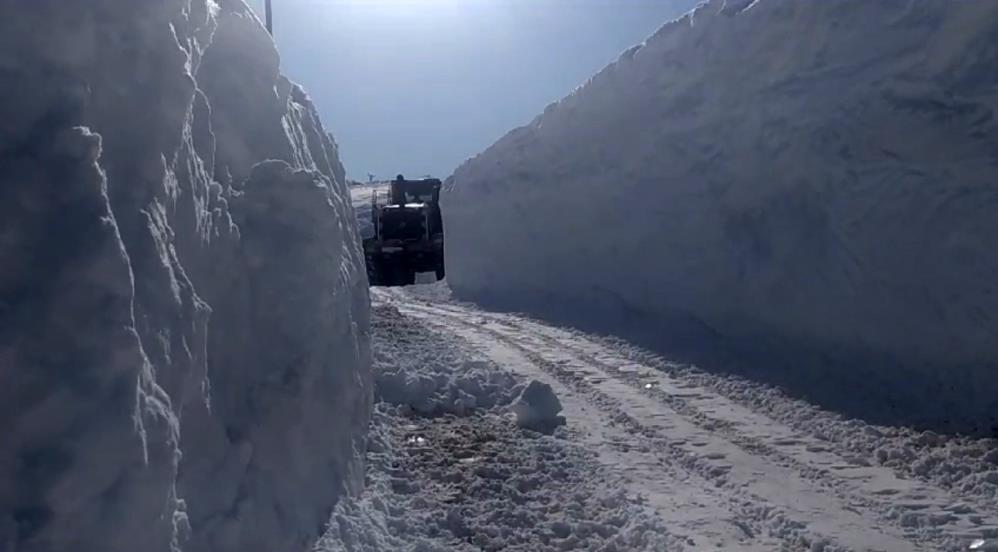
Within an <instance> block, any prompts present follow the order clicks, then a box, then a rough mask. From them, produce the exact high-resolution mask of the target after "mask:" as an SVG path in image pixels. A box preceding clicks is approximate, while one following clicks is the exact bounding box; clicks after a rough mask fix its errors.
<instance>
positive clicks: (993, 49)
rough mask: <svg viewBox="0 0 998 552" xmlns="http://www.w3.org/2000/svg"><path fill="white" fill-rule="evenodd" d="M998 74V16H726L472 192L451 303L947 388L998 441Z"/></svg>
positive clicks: (596, 91) (943, 7) (498, 166)
mask: <svg viewBox="0 0 998 552" xmlns="http://www.w3.org/2000/svg"><path fill="white" fill-rule="evenodd" d="M996 68H998V3H994V2H947V1H938V2H902V1H897V2H869V1H866V0H845V1H836V2H816V1H805V0H792V1H782V0H757V1H754V2H753V1H747V0H739V1H734V0H727V1H724V0H711V1H709V2H706V3H705V4H703V5H702V6H701V7H699V8H698V9H697V10H695V11H694V12H692V13H690V14H688V15H687V16H685V17H683V18H681V19H679V20H677V21H674V22H672V23H669V24H667V25H665V26H664V27H662V28H661V30H660V31H658V32H657V33H656V34H655V35H654V36H653V37H651V38H650V39H649V40H648V41H647V42H646V43H645V44H643V45H641V46H639V47H636V48H633V49H632V50H629V51H628V52H626V53H625V54H624V55H622V56H621V58H620V59H619V60H618V61H617V62H616V63H614V64H612V65H610V66H609V67H607V68H606V69H605V70H603V71H602V72H601V73H599V74H598V75H596V76H595V77H593V78H592V79H591V80H590V82H588V83H586V84H585V85H584V86H582V87H580V88H579V89H578V90H577V91H576V92H575V93H573V94H572V95H571V96H569V97H567V98H565V99H563V100H561V101H560V102H557V103H555V104H552V105H551V106H549V107H548V109H547V110H546V111H545V112H544V114H543V115H541V116H539V117H538V118H537V119H535V120H534V121H533V122H532V123H531V124H530V125H528V126H526V127H523V128H519V129H516V130H514V131H513V132H511V133H510V134H509V135H507V136H506V137H504V138H503V139H501V140H500V141H499V142H498V143H496V144H495V145H494V146H492V147H491V148H490V149H488V150H487V151H485V152H484V153H482V154H480V155H479V156H477V157H476V158H474V159H472V160H470V161H469V162H467V163H466V164H465V165H463V166H462V167H460V168H459V169H458V170H457V171H456V172H455V174H454V175H453V177H452V179H451V180H450V182H449V183H448V185H447V187H446V190H445V193H444V199H443V202H444V213H445V217H446V219H445V226H446V228H447V263H448V280H449V281H450V284H451V287H452V288H453V289H454V291H455V293H457V294H458V295H461V296H464V297H485V296H489V297H491V298H497V297H498V298H500V299H501V298H502V297H506V298H512V297H516V296H523V295H525V294H530V295H533V296H549V297H558V298H561V299H570V300H578V299H582V300H585V299H592V298H595V297H603V298H606V297H611V298H613V299H612V300H613V301H616V302H618V303H619V304H620V305H622V306H623V307H624V308H627V309H631V310H632V311H634V312H640V313H644V314H647V315H650V316H652V317H655V316H662V317H666V316H668V317H675V316H686V317H690V318H693V319H696V320H697V321H699V322H700V323H702V324H703V325H704V326H706V327H708V328H710V330H711V331H713V332H716V333H718V334H720V335H723V336H727V337H731V338H737V339H740V340H743V341H745V342H753V341H767V342H768V341H772V342H778V343H782V344H786V345H789V346H793V347H801V348H807V349H811V350H818V351H832V352H836V353H837V354H838V353H842V354H843V355H851V354H854V353H855V354H863V355H866V354H870V355H878V356H877V358H881V359H891V361H892V362H897V363H900V364H901V365H904V366H906V367H907V368H908V369H911V370H916V369H917V370H922V368H923V367H933V368H938V367H946V368H947V369H949V368H952V369H953V370H954V371H939V372H936V373H940V374H945V377H941V378H940V379H939V382H938V384H939V385H955V386H958V387H960V388H961V389H964V390H966V391H967V392H968V393H969V395H968V396H966V397H964V398H965V399H966V401H967V402H968V403H972V404H974V405H975V407H974V408H976V409H977V410H978V412H979V413H981V414H982V415H988V416H990V417H991V423H992V424H993V425H994V426H995V427H996V428H998V418H996V416H998V414H995V413H996V412H998V403H996V398H995V397H996V396H998V376H995V372H994V371H993V370H990V371H989V368H994V367H995V366H996V365H998V315H996V314H995V313H996V312H998V249H996V248H995V247H994V246H993V243H992V242H993V240H994V239H995V236H998V146H996V144H998V121H996V119H995V112H996V110H998V76H996V75H998V72H996ZM577 304H578V303H577ZM956 368H960V370H956ZM866 369H868V370H869V371H870V372H871V373H873V374H876V373H877V368H876V367H873V366H868V367H866ZM860 379H862V378H860ZM899 379H900V380H903V379H904V377H903V376H900V377H899ZM947 390H949V388H947ZM930 398H931V397H930ZM989 413H990V414H989Z"/></svg>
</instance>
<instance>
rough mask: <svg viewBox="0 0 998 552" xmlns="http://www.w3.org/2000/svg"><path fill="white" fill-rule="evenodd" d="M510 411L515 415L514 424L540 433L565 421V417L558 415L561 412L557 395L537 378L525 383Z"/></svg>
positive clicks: (548, 431) (546, 431)
mask: <svg viewBox="0 0 998 552" xmlns="http://www.w3.org/2000/svg"><path fill="white" fill-rule="evenodd" d="M512 411H513V413H514V414H515V415H516V425H518V426H520V427H523V428H527V429H533V430H536V431H540V432H542V433H551V432H552V431H554V428H556V427H558V426H560V425H564V423H565V417H564V416H559V415H558V413H559V412H561V401H559V400H558V396H557V395H555V393H554V390H553V389H551V386H550V385H548V384H546V383H543V382H540V381H537V380H533V381H531V382H530V384H529V385H527V388H526V389H524V390H523V392H522V393H521V394H520V397H519V398H518V399H517V401H516V403H515V404H514V405H513V408H512Z"/></svg>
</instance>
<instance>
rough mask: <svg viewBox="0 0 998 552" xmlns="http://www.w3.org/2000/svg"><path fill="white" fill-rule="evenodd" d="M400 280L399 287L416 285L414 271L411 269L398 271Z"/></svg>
mask: <svg viewBox="0 0 998 552" xmlns="http://www.w3.org/2000/svg"><path fill="white" fill-rule="evenodd" d="M400 272H401V274H400V276H401V278H400V281H399V285H400V286H411V285H414V284H415V283H416V271H415V270H412V269H404V270H401V271H400Z"/></svg>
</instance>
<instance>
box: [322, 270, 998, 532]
mask: <svg viewBox="0 0 998 552" xmlns="http://www.w3.org/2000/svg"><path fill="white" fill-rule="evenodd" d="M448 295H449V293H448V291H447V289H446V286H445V285H443V284H435V285H433V286H414V287H407V288H404V289H401V288H390V289H377V290H375V291H374V293H373V298H374V303H375V309H374V312H373V330H374V331H373V336H372V339H373V348H374V352H375V372H376V373H395V372H397V371H399V370H401V371H404V372H405V373H407V374H410V375H412V376H413V377H416V378H419V377H426V378H431V379H439V380H440V381H441V384H440V385H438V386H426V387H424V388H423V392H422V393H420V392H418V391H415V390H414V391H413V392H412V393H411V394H408V395H405V396H398V397H393V398H388V397H387V396H385V395H384V394H382V392H381V390H380V389H379V395H380V396H381V397H382V398H383V399H384V400H383V401H382V402H379V404H378V405H377V407H376V415H375V418H374V420H373V422H372V438H371V439H370V441H369V444H368V452H367V458H368V471H367V481H368V489H367V493H366V494H365V495H364V496H363V497H361V498H358V499H349V500H345V501H343V502H341V503H340V504H339V505H338V506H337V509H336V512H335V513H334V515H333V518H332V522H331V523H330V526H329V530H328V531H327V533H326V535H325V536H324V537H323V539H322V540H321V542H320V545H319V547H318V549H319V550H321V551H323V552H326V551H329V552H332V551H341V550H345V551H350V552H358V551H375V550H410V551H444V550H469V551H470V550H524V551H533V550H542V551H555V550H593V551H597V550H598V551H612V550H616V551H621V552H622V551H625V550H626V551H632V550H634V551H662V550H668V551H681V550H690V551H702V550H726V551H728V550H730V551H760V552H761V551H772V550H812V551H823V552H833V551H846V550H854V551H871V550H878V551H890V552H912V551H925V552H930V551H931V552H936V551H962V550H968V549H969V548H970V547H971V546H972V545H974V544H975V543H977V544H979V547H978V548H976V549H979V550H988V549H994V548H995V546H996V545H998V541H996V539H998V507H996V499H998V441H996V440H994V439H973V438H968V437H953V436H948V435H943V434H938V433H933V432H928V431H926V432H919V431H913V430H907V429H899V428H894V427H887V426H878V425H872V424H868V423H866V422H863V421H861V420H855V419H847V418H843V417H841V416H839V415H836V414H834V413H830V412H828V411H824V410H822V409H820V408H817V407H815V406H814V405H811V404H808V403H806V402H803V401H799V400H795V399H791V398H789V397H787V396H786V395H785V394H783V393H781V392H780V391H778V390H776V389H773V388H769V387H765V386H762V385H759V384H756V383H753V382H751V381H749V380H745V379H742V378H738V377H733V376H719V375H715V374H712V373H710V372H706V371H704V370H701V369H699V368H697V367H695V366H690V365H687V364H685V363H682V362H676V361H674V360H672V359H670V358H668V357H662V356H659V355H657V354H654V353H651V352H648V351H646V350H644V349H642V348H639V347H637V346H635V345H633V344H631V343H628V342H625V341H621V340H619V339H614V340H611V339H606V338H598V337H594V336H592V335H588V334H584V333H581V332H578V331H573V330H567V329H564V328H560V327H557V326H553V325H550V324H547V323H544V322H540V321H537V320H534V319H531V318H528V317H526V316H523V315H517V314H508V313H496V312H489V311H485V310H482V309H480V308H478V307H475V306H472V305H469V304H465V303H459V302H456V301H454V300H452V299H448V298H447V297H448ZM469 362H473V363H474V364H473V366H474V367H475V368H474V369H471V370H469ZM471 381H477V382H493V385H491V386H490V387H488V391H487V392H484V393H480V394H478V395H477V397H478V399H479V400H480V402H481V406H478V407H475V408H471V409H462V410H460V411H458V410H451V411H441V410H432V411H429V410H420V409H418V408H414V407H413V406H412V404H413V402H414V400H415V401H416V402H417V403H418V398H419V396H420V394H422V395H423V397H424V398H426V399H431V400H436V399H437V398H438V397H441V396H452V395H451V393H452V391H449V390H453V389H455V388H460V387H462V386H467V385H469V383H468V382H471ZM451 382H453V383H451ZM462 382H463V383H462ZM532 382H537V385H534V384H533V383H532ZM530 386H534V387H535V389H537V390H540V389H541V387H542V386H543V391H540V394H541V395H543V396H545V397H549V398H550V397H553V398H555V399H556V400H557V401H558V403H559V404H560V407H561V408H560V410H561V413H562V414H563V415H564V418H565V425H564V426H561V427H558V428H556V429H555V430H554V431H553V433H552V434H551V435H545V434H543V433H539V432H536V431H533V430H530V429H522V428H519V427H518V426H517V424H516V419H515V416H514V415H512V412H513V411H514V410H515V404H516V401H518V400H519V397H520V396H521V395H523V394H524V391H525V390H526V389H527V388H528V387H530ZM379 387H380V383H379ZM484 388H485V386H483V389H484ZM548 393H550V395H549V394H548ZM485 398H487V400H481V399H485ZM542 402H543V401H542ZM486 404H487V405H488V406H485V405H486Z"/></svg>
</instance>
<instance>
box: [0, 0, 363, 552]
mask: <svg viewBox="0 0 998 552" xmlns="http://www.w3.org/2000/svg"><path fill="white" fill-rule="evenodd" d="M2 12H3V13H4V17H2V18H0V82H2V87H3V90H4V91H5V95H4V99H3V102H0V381H2V382H3V386H2V388H0V405H2V406H0V434H2V435H3V446H2V447H0V543H2V544H0V548H3V549H4V550H14V551H17V552H33V551H55V550H59V551H92V550H105V551H109V552H113V551H121V552H126V551H127V552H134V551H136V550H148V551H163V552H167V551H170V552H177V551H184V552H189V551H209V550H210V551H213V552H221V551H236V550H239V551H267V552H271V551H274V550H305V549H306V548H307V547H309V546H310V544H311V543H312V542H314V540H315V539H316V538H317V536H318V534H319V532H320V531H321V530H322V528H323V525H324V524H325V523H326V522H327V520H328V516H329V514H330V512H331V511H332V509H333V507H334V506H335V504H336V502H337V500H338V499H339V497H340V496H342V495H344V494H346V493H350V492H353V491H356V490H357V489H359V488H360V486H361V485H362V477H363V469H362V466H361V461H362V454H363V450H364V433H365V431H366V427H367V422H368V417H369V411H370V403H371V393H372V389H371V387H372V383H371V375H370V362H371V361H370V346H369V338H368V333H369V331H368V317H369V299H368V294H367V293H368V292H367V282H366V276H365V271H364V266H363V258H362V256H361V252H360V248H359V238H358V237H357V235H356V224H355V221H354V219H353V212H352V209H351V207H350V204H349V197H348V195H347V190H346V186H345V182H344V177H343V176H344V175H343V168H342V166H341V165H340V162H339V159H338V155H337V151H336V145H335V143H334V142H333V140H332V138H331V137H330V136H329V135H328V134H326V132H325V131H324V129H323V127H322V124H321V123H320V121H319V119H318V117H317V114H316V111H315V109H314V107H313V106H312V104H311V102H310V101H309V100H308V98H307V96H306V95H305V94H304V92H303V91H302V90H301V89H300V88H298V87H297V86H296V85H294V84H292V83H291V82H289V81H288V80H287V79H285V78H284V77H282V76H281V75H280V74H279V71H278V66H279V58H278V55H277V51H276V49H275V48H274V45H273V42H272V41H271V39H270V37H269V36H268V35H267V34H266V31H265V30H264V29H263V27H262V25H261V24H260V22H259V21H258V20H257V19H256V18H255V17H254V16H253V15H252V13H251V12H250V11H249V9H248V8H247V7H246V6H245V5H244V4H243V2H242V0H222V1H219V2H217V3H216V2H215V1H212V0H180V1H174V2H130V1H122V0H93V1H88V2H65V1H64V0H39V1H37V2H31V3H23V2H22V3H17V5H16V6H14V5H13V4H10V3H8V5H6V6H5V7H3V8H2Z"/></svg>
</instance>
